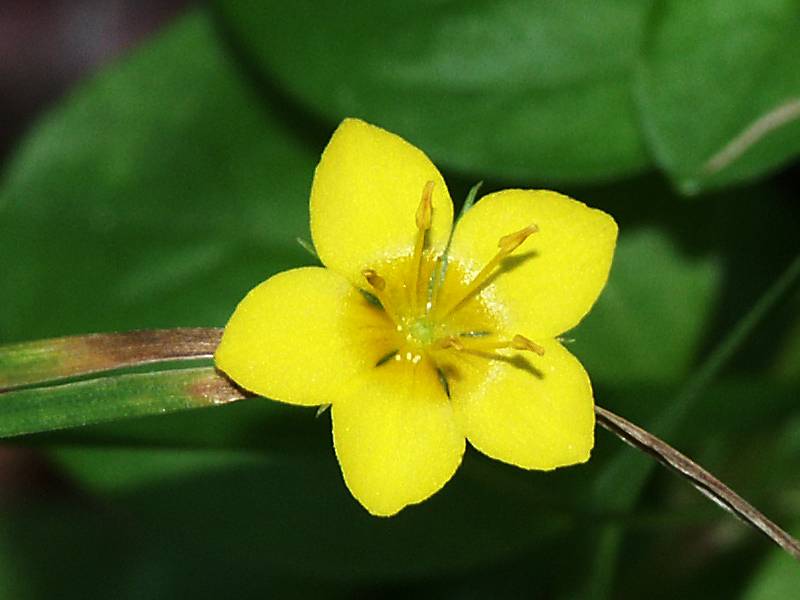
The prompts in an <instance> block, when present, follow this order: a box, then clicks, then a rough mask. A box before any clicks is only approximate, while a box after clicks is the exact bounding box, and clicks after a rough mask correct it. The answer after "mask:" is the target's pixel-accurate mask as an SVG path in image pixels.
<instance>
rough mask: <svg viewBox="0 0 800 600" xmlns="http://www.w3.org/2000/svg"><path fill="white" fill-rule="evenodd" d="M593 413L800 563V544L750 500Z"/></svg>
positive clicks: (633, 430)
mask: <svg viewBox="0 0 800 600" xmlns="http://www.w3.org/2000/svg"><path fill="white" fill-rule="evenodd" d="M594 412H595V415H597V422H598V423H599V424H600V425H601V426H602V427H604V428H605V429H607V430H608V431H610V432H611V433H613V434H615V435H616V436H618V437H619V438H620V439H622V440H623V441H624V442H626V443H628V444H630V445H631V446H632V447H634V448H636V449H637V450H641V451H642V452H646V453H647V454H649V455H651V456H653V457H654V458H655V459H656V460H657V461H658V462H660V463H661V464H662V465H664V466H666V467H669V468H670V469H673V470H675V471H677V472H678V474H679V475H680V476H682V477H683V478H684V479H686V480H688V481H689V483H691V484H692V485H693V486H694V487H696V488H697V489H698V490H699V491H700V492H701V493H702V494H704V495H705V496H707V497H708V498H710V499H711V500H712V501H713V502H715V503H716V504H718V505H719V506H721V507H722V508H724V509H725V510H727V511H728V512H730V513H731V514H733V515H734V516H736V517H738V518H739V519H741V520H742V521H744V522H745V523H747V524H749V525H751V526H753V527H755V528H756V529H758V530H760V531H761V532H762V533H764V535H766V536H767V537H768V538H769V539H771V540H772V541H773V542H775V543H776V544H777V545H778V546H780V547H781V548H783V549H784V550H785V551H786V552H788V553H789V554H790V555H791V556H793V557H794V558H795V559H796V560H798V561H800V542H798V541H797V540H796V539H795V538H793V537H792V536H791V535H789V534H788V533H787V532H785V531H784V530H783V529H781V528H780V527H778V526H777V525H776V524H775V523H773V522H772V521H770V520H769V519H768V518H767V517H766V516H765V515H764V514H763V513H762V512H761V511H759V510H758V509H757V508H756V507H755V506H753V505H752V504H750V503H749V502H747V500H745V499H744V498H742V497H741V496H740V495H739V494H737V493H736V492H734V491H733V490H732V489H731V488H729V487H728V486H727V485H725V484H724V483H722V482H721V481H720V480H719V479H717V478H716V477H714V476H713V475H712V474H711V473H709V472H708V471H706V470H705V469H704V468H703V467H701V466H700V465H698V464H697V463H696V462H694V461H692V460H691V459H689V458H688V457H687V456H686V455H684V454H682V453H680V452H678V451H677V450H676V449H675V448H673V447H672V446H670V445H669V444H667V443H666V442H664V441H663V440H661V439H659V438H657V437H656V436H654V435H653V434H652V433H649V432H648V431H645V430H644V429H642V428H641V427H639V426H637V425H634V424H633V423H631V422H630V421H628V420H626V419H623V418H622V417H620V416H619V415H615V414H614V413H612V412H611V411H609V410H606V409H605V408H602V407H600V406H595V408H594Z"/></svg>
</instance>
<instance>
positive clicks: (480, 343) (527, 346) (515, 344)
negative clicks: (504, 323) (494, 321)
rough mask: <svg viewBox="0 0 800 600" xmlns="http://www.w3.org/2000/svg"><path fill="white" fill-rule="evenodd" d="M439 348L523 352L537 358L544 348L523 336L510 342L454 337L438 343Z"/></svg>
mask: <svg viewBox="0 0 800 600" xmlns="http://www.w3.org/2000/svg"><path fill="white" fill-rule="evenodd" d="M439 347H440V348H441V349H443V350H447V349H448V348H453V349H454V350H458V351H459V352H463V351H468V352H469V351H472V352H491V351H492V350H506V349H509V348H510V349H513V350H525V351H528V352H533V353H534V354H538V355H539V356H544V348H543V347H542V346H540V345H539V344H537V343H536V342H532V341H531V340H529V339H528V338H526V337H525V336H524V335H519V334H518V335H515V336H514V337H513V338H511V339H510V340H487V339H482V338H467V339H459V338H457V337H455V336H450V337H446V338H443V339H442V340H440V341H439Z"/></svg>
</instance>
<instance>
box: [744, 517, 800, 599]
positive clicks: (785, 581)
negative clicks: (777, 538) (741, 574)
mask: <svg viewBox="0 0 800 600" xmlns="http://www.w3.org/2000/svg"><path fill="white" fill-rule="evenodd" d="M792 531H793V532H794V534H795V535H800V525H798V526H795V527H794V528H793V530H792ZM798 590H800V566H798V564H797V561H796V560H793V559H792V557H790V556H788V555H787V554H785V553H784V552H779V551H773V552H771V553H770V555H769V557H768V558H767V560H766V562H765V563H764V564H763V565H762V567H761V568H760V569H759V571H758V572H757V573H756V575H755V577H754V578H753V579H752V581H751V583H750V587H749V588H748V589H747V591H746V592H745V593H744V595H743V596H742V600H786V599H788V598H793V597H795V596H796V595H797V592H798Z"/></svg>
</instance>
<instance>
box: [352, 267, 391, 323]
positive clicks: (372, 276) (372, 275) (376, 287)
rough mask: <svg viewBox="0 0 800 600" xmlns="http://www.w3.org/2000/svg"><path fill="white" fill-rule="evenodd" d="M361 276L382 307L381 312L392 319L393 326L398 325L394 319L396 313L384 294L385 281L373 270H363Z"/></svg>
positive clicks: (386, 294)
mask: <svg viewBox="0 0 800 600" xmlns="http://www.w3.org/2000/svg"><path fill="white" fill-rule="evenodd" d="M361 274H362V275H363V276H364V279H366V280H367V283H368V284H369V285H370V287H371V288H372V291H373V294H374V295H375V297H376V298H377V299H378V300H379V301H380V303H381V305H382V306H383V310H384V311H385V312H386V314H387V315H389V318H390V319H392V321H393V322H394V323H395V325H399V323H397V321H396V318H395V315H397V313H396V312H395V311H394V307H393V305H392V303H391V301H390V300H389V294H388V293H386V280H385V279H384V278H383V277H381V276H380V275H378V273H377V272H376V271H375V270H374V269H364V270H363V271H361Z"/></svg>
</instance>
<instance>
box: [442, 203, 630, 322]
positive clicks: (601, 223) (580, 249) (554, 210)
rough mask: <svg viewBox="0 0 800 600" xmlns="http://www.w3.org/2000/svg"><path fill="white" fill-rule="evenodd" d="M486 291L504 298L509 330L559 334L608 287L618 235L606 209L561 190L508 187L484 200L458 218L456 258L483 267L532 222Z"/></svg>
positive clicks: (495, 298)
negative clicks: (503, 241) (508, 239)
mask: <svg viewBox="0 0 800 600" xmlns="http://www.w3.org/2000/svg"><path fill="white" fill-rule="evenodd" d="M532 224H533V225H536V226H537V227H538V231H537V232H536V233H533V234H532V235H530V236H529V237H528V238H527V239H526V240H525V241H524V242H523V243H522V245H521V246H519V247H518V248H517V249H516V250H515V251H514V252H513V254H512V255H511V256H510V257H508V258H506V259H505V260H504V261H503V263H501V266H500V268H499V270H498V271H497V272H496V276H494V277H491V278H490V279H489V283H488V284H487V286H486V287H485V288H484V291H483V292H482V293H483V294H484V295H485V296H484V297H485V298H487V301H488V302H490V303H495V302H498V303H500V305H501V306H500V312H501V313H502V315H503V318H504V319H505V323H504V324H505V326H506V328H507V330H508V331H511V332H513V333H521V334H524V335H526V336H528V337H531V338H535V337H553V336H555V335H557V334H559V333H562V332H564V331H566V330H568V329H570V328H572V327H574V326H575V325H577V324H578V322H579V321H580V320H581V318H583V316H584V315H585V314H586V313H587V312H588V311H589V309H590V308H591V306H592V304H594V301H595V300H596V299H597V296H598V295H599V294H600V291H601V290H602V289H603V286H604V285H605V282H606V280H607V279H608V272H609V269H610V268H611V259H612V257H613V254H614V246H615V245H616V239H617V224H616V223H615V222H614V219H612V218H611V217H610V216H609V215H607V214H606V213H604V212H602V211H600V210H595V209H592V208H589V207H587V206H586V205H585V204H583V203H581V202H577V201H576V200H572V199H571V198H568V197H567V196H563V195H561V194H558V193H556V192H550V191H545V190H505V191H502V192H497V193H495V194H490V195H488V196H486V197H484V198H483V199H481V200H480V201H479V202H478V203H476V204H475V206H474V207H473V208H472V209H471V210H470V211H469V212H467V214H466V215H465V216H464V218H463V219H462V220H461V221H460V222H459V223H458V224H457V226H456V231H455V234H454V236H453V245H452V248H451V257H452V258H453V259H454V260H458V261H459V262H461V263H462V266H463V267H464V268H465V269H466V270H467V271H468V272H471V273H473V274H474V273H477V272H478V271H479V270H480V269H481V268H482V267H483V266H484V265H485V264H486V263H488V262H489V260H491V258H492V257H494V256H495V255H496V254H497V250H498V248H497V242H498V240H499V238H500V237H502V236H504V235H507V234H510V233H513V232H516V231H519V230H521V229H523V228H525V227H527V226H529V225H532Z"/></svg>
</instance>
